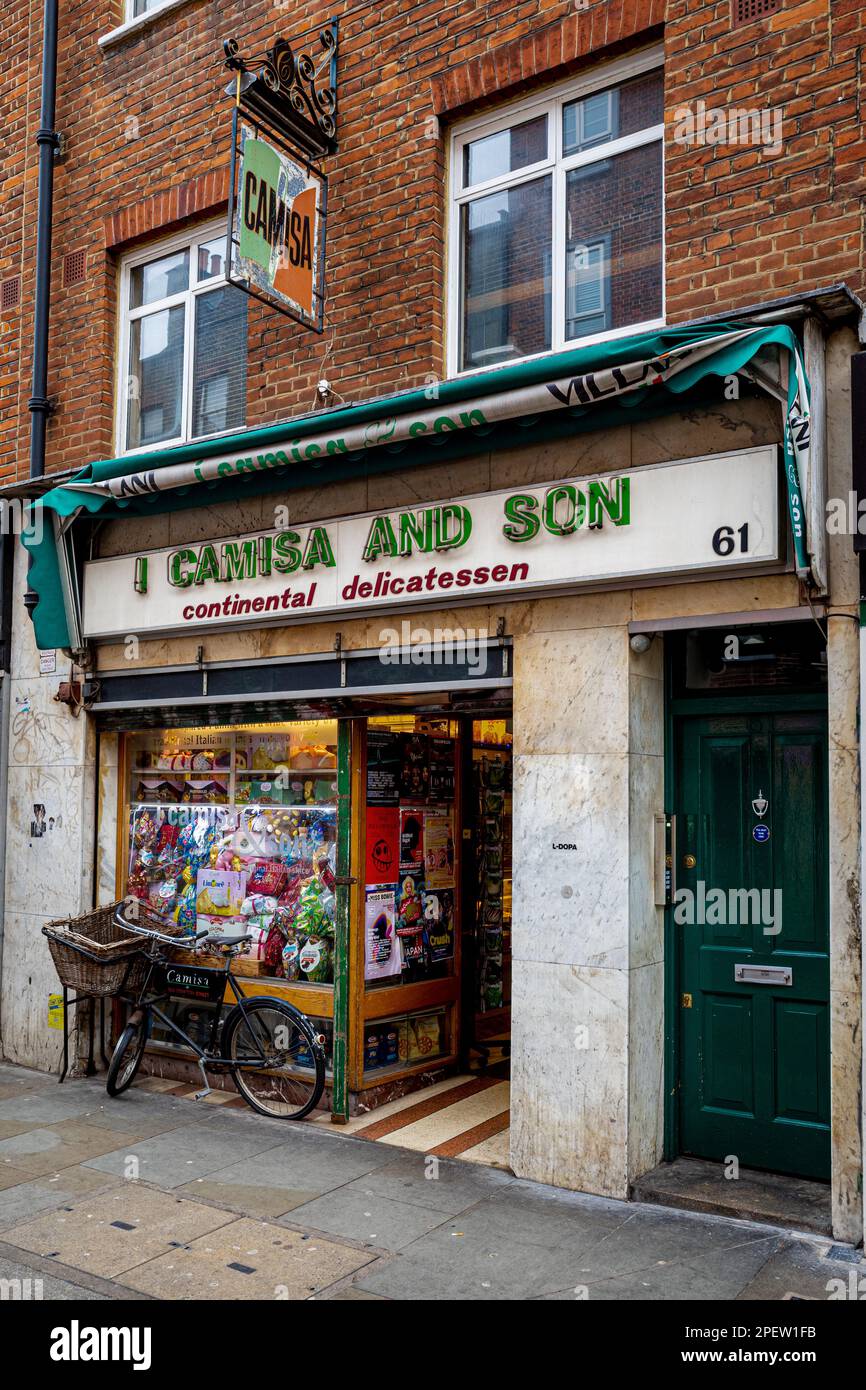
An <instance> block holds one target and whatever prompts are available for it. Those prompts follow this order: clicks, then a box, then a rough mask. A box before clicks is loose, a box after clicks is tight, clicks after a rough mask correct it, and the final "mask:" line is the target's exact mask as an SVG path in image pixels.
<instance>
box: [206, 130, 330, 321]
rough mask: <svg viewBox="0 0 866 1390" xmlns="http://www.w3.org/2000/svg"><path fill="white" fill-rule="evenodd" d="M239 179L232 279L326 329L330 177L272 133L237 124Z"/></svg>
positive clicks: (233, 211)
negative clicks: (326, 231) (326, 229)
mask: <svg viewBox="0 0 866 1390" xmlns="http://www.w3.org/2000/svg"><path fill="white" fill-rule="evenodd" d="M235 124H236V134H235V138H236V140H237V158H236V167H237V177H236V179H235V181H234V184H233V188H232V199H231V206H230V208H229V239H230V242H231V262H230V266H231V270H230V279H231V281H232V283H233V284H236V285H238V286H239V287H240V288H242V289H245V290H248V291H249V293H251V294H254V295H255V296H256V297H257V298H261V299H264V300H265V301H266V302H267V303H269V304H272V305H273V306H274V307H276V308H278V309H281V310H282V311H283V312H284V313H286V314H288V316H289V317H290V318H294V319H297V320H298V321H299V322H301V323H303V324H306V325H307V326H308V327H310V328H314V329H316V331H319V332H320V331H321V327H322V310H323V304H324V290H323V278H324V274H323V268H324V241H325V234H324V218H325V205H326V185H325V179H324V176H323V175H322V174H321V173H319V172H318V170H316V169H315V168H314V167H313V166H312V165H310V164H308V163H306V162H305V161H303V160H302V159H300V158H299V157H297V156H296V155H294V154H293V153H292V152H291V151H290V150H288V149H285V148H281V147H280V146H279V145H278V143H277V142H276V140H275V139H274V137H273V136H265V135H264V134H263V133H262V132H261V131H256V130H254V129H253V128H252V127H250V126H248V125H246V124H245V123H244V122H236V123H235Z"/></svg>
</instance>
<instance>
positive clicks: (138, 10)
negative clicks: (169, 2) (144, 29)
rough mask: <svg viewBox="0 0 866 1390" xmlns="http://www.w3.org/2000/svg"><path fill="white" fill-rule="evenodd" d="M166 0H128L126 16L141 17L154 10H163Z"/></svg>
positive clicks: (129, 17)
mask: <svg viewBox="0 0 866 1390" xmlns="http://www.w3.org/2000/svg"><path fill="white" fill-rule="evenodd" d="M165 3H166V0H126V18H127V20H130V19H139V18H140V17H141V15H143V14H150V13H151V11H152V10H161V9H162V7H163V5H164V4H165Z"/></svg>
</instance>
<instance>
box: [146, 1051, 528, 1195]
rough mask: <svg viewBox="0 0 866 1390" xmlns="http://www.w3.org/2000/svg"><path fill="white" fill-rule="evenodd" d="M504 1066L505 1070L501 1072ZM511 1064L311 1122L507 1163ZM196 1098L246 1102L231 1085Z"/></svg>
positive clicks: (170, 1084) (151, 1085) (172, 1086)
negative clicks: (342, 1117)
mask: <svg viewBox="0 0 866 1390" xmlns="http://www.w3.org/2000/svg"><path fill="white" fill-rule="evenodd" d="M500 1072H504V1073H505V1075H504V1076H503V1075H499V1073H500ZM506 1078H507V1064H506V1065H500V1066H496V1067H493V1068H491V1069H490V1070H489V1071H487V1072H484V1073H482V1074H478V1073H471V1074H469V1075H463V1076H451V1077H448V1079H447V1080H445V1081H439V1082H437V1083H436V1084H435V1085H433V1086H428V1087H425V1088H424V1089H423V1090H421V1091H413V1092H412V1094H411V1095H407V1096H402V1097H401V1098H400V1099H399V1100H392V1101H389V1102H388V1103H387V1104H385V1105H380V1106H377V1107H376V1109H375V1110H371V1111H369V1113H367V1114H364V1115H356V1116H353V1117H352V1119H350V1120H349V1123H348V1124H346V1125H334V1124H332V1123H331V1118H330V1115H328V1114H324V1113H323V1114H322V1115H320V1116H318V1117H316V1118H315V1119H313V1120H312V1122H311V1123H312V1124H313V1125H315V1126H317V1127H321V1126H327V1128H328V1129H329V1130H332V1131H333V1132H334V1133H336V1134H351V1135H352V1136H353V1137H354V1138H356V1139H371V1140H381V1141H384V1142H385V1143H388V1144H398V1145H399V1146H400V1148H404V1149H415V1150H417V1151H419V1152H423V1153H425V1154H436V1155H438V1156H439V1157H440V1158H462V1159H466V1160H467V1161H468V1162H470V1163H486V1164H489V1165H490V1166H491V1167H494V1168H504V1169H506V1170H507V1169H508V1168H509V1163H508V1144H509V1132H508V1126H509V1108H508V1106H509V1085H508V1080H507V1079H506ZM135 1089H137V1090H144V1091H149V1092H151V1093H153V1094H162V1095H170V1096H174V1097H181V1098H189V1099H190V1100H192V1099H193V1098H194V1096H195V1093H196V1091H197V1090H199V1089H200V1088H199V1087H198V1086H188V1085H185V1084H182V1083H179V1082H176V1081H166V1080H162V1079H160V1078H158V1077H144V1078H143V1079H142V1080H140V1081H137V1082H136V1085H135ZM196 1103H197V1104H204V1105H215V1106H221V1107H224V1106H229V1107H231V1108H237V1107H241V1108H246V1103H245V1101H244V1100H243V1099H242V1098H241V1097H240V1096H239V1095H237V1094H236V1093H235V1092H232V1091H213V1092H212V1093H211V1095H210V1096H208V1097H207V1098H206V1100H205V1101H203V1102H196Z"/></svg>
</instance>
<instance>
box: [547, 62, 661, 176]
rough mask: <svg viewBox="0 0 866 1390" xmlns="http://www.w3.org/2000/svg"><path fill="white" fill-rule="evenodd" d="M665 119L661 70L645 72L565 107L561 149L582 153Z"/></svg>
mask: <svg viewBox="0 0 866 1390" xmlns="http://www.w3.org/2000/svg"><path fill="white" fill-rule="evenodd" d="M663 120H664V81H663V77H662V73H661V70H658V71H654V72H648V73H644V74H643V75H642V76H641V77H636V78H635V79H634V80H633V81H632V82H625V83H623V85H622V86H621V87H610V88H609V89H608V90H607V91H604V92H593V93H592V95H591V96H588V97H583V98H582V99H581V100H580V101H570V102H568V104H567V105H566V106H563V108H562V152H563V154H566V155H569V154H579V153H580V151H581V150H588V149H592V147H593V146H594V145H602V144H604V143H606V141H608V140H619V139H620V137H621V136H623V135H634V134H635V133H636V132H637V131H639V130H646V128H647V127H648V126H653V125H661V123H662V121H663Z"/></svg>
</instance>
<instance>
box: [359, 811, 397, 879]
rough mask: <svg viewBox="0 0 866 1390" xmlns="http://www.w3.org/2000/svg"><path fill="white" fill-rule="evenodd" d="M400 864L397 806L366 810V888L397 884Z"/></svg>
mask: <svg viewBox="0 0 866 1390" xmlns="http://www.w3.org/2000/svg"><path fill="white" fill-rule="evenodd" d="M399 862H400V812H399V811H398V809H397V807H396V806H368V807H367V867H366V873H365V877H364V881H365V882H366V883H368V884H376V883H396V881H397V876H398V872H399Z"/></svg>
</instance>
